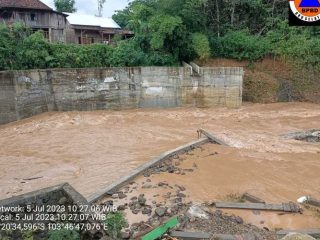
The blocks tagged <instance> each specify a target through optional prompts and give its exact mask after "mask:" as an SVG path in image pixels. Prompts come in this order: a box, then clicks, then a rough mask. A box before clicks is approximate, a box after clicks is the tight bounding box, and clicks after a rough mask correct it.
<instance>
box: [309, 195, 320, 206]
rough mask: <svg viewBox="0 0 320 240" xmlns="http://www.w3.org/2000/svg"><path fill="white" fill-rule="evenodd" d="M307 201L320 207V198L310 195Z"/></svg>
mask: <svg viewBox="0 0 320 240" xmlns="http://www.w3.org/2000/svg"><path fill="white" fill-rule="evenodd" d="M306 203H307V204H309V205H312V206H315V207H320V200H318V199H315V198H313V197H308V199H307V201H306Z"/></svg>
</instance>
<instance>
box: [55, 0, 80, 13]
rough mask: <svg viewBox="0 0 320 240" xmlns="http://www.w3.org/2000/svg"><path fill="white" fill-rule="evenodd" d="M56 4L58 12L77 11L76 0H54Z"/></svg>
mask: <svg viewBox="0 0 320 240" xmlns="http://www.w3.org/2000/svg"><path fill="white" fill-rule="evenodd" d="M54 5H55V7H56V10H57V11H58V12H68V13H73V12H76V11H77V9H76V8H75V0H54Z"/></svg>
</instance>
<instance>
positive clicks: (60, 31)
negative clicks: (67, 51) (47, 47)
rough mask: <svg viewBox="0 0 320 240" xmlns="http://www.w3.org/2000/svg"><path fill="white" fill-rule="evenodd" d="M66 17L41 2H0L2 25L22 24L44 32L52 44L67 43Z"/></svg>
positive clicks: (23, 0)
mask: <svg viewBox="0 0 320 240" xmlns="http://www.w3.org/2000/svg"><path fill="white" fill-rule="evenodd" d="M66 17H67V15H66V14H64V13H60V12H56V11H54V10H53V9H52V8H50V7H48V6H47V5H46V4H44V3H43V2H41V1H39V0H0V23H5V24H7V25H12V24H13V23H16V22H20V23H22V24H25V25H26V26H28V27H30V28H32V29H33V31H38V30H42V31H43V33H44V36H45V38H46V39H48V41H50V42H65V41H66V34H65V28H66V26H67V19H66Z"/></svg>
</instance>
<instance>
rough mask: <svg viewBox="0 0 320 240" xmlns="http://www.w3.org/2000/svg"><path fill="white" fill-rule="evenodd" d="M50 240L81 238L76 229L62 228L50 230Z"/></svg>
mask: <svg viewBox="0 0 320 240" xmlns="http://www.w3.org/2000/svg"><path fill="white" fill-rule="evenodd" d="M48 240H80V234H79V233H78V232H76V231H72V230H67V229H62V230H50V231H49V233H48Z"/></svg>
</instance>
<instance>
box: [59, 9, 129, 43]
mask: <svg viewBox="0 0 320 240" xmlns="http://www.w3.org/2000/svg"><path fill="white" fill-rule="evenodd" d="M65 14H67V15H68V16H67V20H68V23H69V24H68V27H67V30H66V41H67V43H78V44H93V43H105V44H111V43H112V41H113V38H114V36H116V35H120V36H121V37H122V38H127V37H131V36H133V33H132V32H130V31H126V30H122V29H121V27H120V26H119V25H118V24H117V23H116V22H115V21H114V20H113V19H112V18H105V17H97V16H92V15H86V14H78V13H65Z"/></svg>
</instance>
